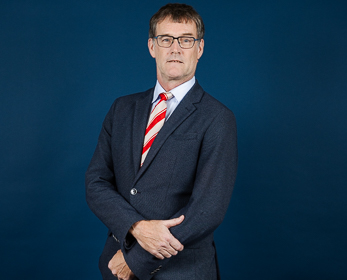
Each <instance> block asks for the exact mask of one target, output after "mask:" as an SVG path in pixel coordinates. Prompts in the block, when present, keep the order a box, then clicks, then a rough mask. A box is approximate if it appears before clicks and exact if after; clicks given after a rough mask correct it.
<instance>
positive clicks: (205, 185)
mask: <svg viewBox="0 0 347 280" xmlns="http://www.w3.org/2000/svg"><path fill="white" fill-rule="evenodd" d="M237 157H238V155H237V136H236V121H235V117H234V115H233V113H232V112H231V111H230V110H229V109H227V108H224V109H222V110H221V111H220V112H219V114H218V115H217V116H216V117H215V118H214V120H213V121H212V122H211V124H210V126H209V127H208V129H207V130H206V133H205V135H204V138H203V140H202V146H201V151H200V156H199V161H198V163H197V171H196V179H195V183H194V188H193V193H192V195H191V197H190V200H189V203H188V204H187V205H186V206H185V207H184V208H182V209H180V210H179V211H178V212H177V213H176V214H175V215H173V217H172V218H174V217H179V216H180V215H182V214H183V215H185V219H184V221H183V222H182V223H181V224H180V225H178V226H175V227H172V228H170V231H171V233H172V234H173V235H174V236H175V237H176V238H177V239H178V240H179V241H180V242H181V243H182V244H183V245H185V246H187V245H189V244H193V243H194V242H197V241H199V240H202V239H204V237H206V236H208V235H209V234H211V233H212V232H213V231H214V230H215V229H216V228H217V227H218V226H219V224H220V223H221V222H222V221H223V219H224V216H225V214H226V211H227V208H228V205H229V202H230V198H231V194H232V190H233V187H234V183H235V179H236V172H237ZM178 254H179V253H178ZM124 257H125V260H126V262H127V264H128V265H129V267H130V269H132V271H133V272H134V273H135V275H136V276H138V277H139V278H140V279H143V280H147V279H150V278H151V277H152V275H151V274H150V273H151V272H150V271H152V270H153V268H157V269H160V267H161V266H165V264H166V263H167V262H169V261H170V259H164V260H159V259H156V258H155V257H153V256H152V255H150V254H149V253H148V252H146V251H145V250H143V249H142V248H141V246H140V245H139V244H138V243H135V245H134V246H133V247H132V249H131V250H125V254H124Z"/></svg>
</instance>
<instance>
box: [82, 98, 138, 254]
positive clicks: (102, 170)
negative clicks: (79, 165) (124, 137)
mask: <svg viewBox="0 0 347 280" xmlns="http://www.w3.org/2000/svg"><path fill="white" fill-rule="evenodd" d="M116 104H117V101H116V102H115V103H113V105H112V107H111V109H110V110H109V112H108V113H107V115H106V117H105V120H104V122H103V125H102V129H101V132H100V135H99V139H98V144H97V147H96V149H95V152H94V155H93V157H92V159H91V162H90V164H89V167H88V170H87V172H86V199H87V203H88V206H89V207H90V209H91V210H92V211H93V213H94V214H95V215H96V216H97V217H98V218H99V219H100V220H101V221H102V222H103V223H104V224H105V225H106V226H107V227H108V228H109V229H110V230H111V231H112V233H113V234H114V235H116V237H117V238H118V239H119V240H120V243H121V247H122V248H123V247H124V246H125V240H126V239H125V238H126V235H127V233H128V230H129V229H130V227H131V226H132V225H133V224H134V223H135V222H137V221H140V220H143V219H144V217H143V216H142V215H140V214H139V213H138V212H137V211H136V210H135V209H134V208H133V207H132V205H130V204H129V203H128V202H127V201H126V199H125V198H124V197H123V196H122V195H121V194H120V193H119V192H118V190H117V186H116V182H115V177H114V168H113V160H112V147H111V140H112V137H111V135H112V126H113V123H112V122H113V119H114V117H113V112H114V109H115V107H116Z"/></svg>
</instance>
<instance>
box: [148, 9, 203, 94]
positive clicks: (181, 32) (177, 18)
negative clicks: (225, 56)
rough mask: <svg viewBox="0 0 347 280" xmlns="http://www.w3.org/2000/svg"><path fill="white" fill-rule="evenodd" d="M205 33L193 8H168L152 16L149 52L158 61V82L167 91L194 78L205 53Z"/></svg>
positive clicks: (201, 22)
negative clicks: (197, 66)
mask: <svg viewBox="0 0 347 280" xmlns="http://www.w3.org/2000/svg"><path fill="white" fill-rule="evenodd" d="M204 32H205V29H204V23H203V21H202V19H201V17H200V15H199V14H198V13H197V12H196V11H195V10H194V9H193V7H191V6H188V5H185V4H167V5H165V6H164V7H162V8H160V9H159V11H158V12H157V13H156V14H154V15H153V17H152V18H151V20H150V30H149V39H148V48H149V52H150V54H151V55H152V57H154V58H155V60H156V64H157V78H158V81H159V83H160V84H161V85H162V86H163V87H164V89H165V90H167V91H169V90H171V89H172V88H174V87H176V86H178V85H180V84H182V83H184V82H186V81H188V80H190V79H191V78H192V77H193V76H194V74H195V70H196V65H197V63H198V59H199V58H200V57H201V55H202V53H203V49H204V40H203V36H204ZM164 36H165V37H164ZM178 37H179V38H178Z"/></svg>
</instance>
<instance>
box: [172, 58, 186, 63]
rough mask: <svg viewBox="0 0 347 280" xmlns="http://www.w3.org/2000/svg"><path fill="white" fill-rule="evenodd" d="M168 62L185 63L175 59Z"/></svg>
mask: <svg viewBox="0 0 347 280" xmlns="http://www.w3.org/2000/svg"><path fill="white" fill-rule="evenodd" d="M168 62H175V63H183V62H182V61H180V60H175V59H173V60H168Z"/></svg>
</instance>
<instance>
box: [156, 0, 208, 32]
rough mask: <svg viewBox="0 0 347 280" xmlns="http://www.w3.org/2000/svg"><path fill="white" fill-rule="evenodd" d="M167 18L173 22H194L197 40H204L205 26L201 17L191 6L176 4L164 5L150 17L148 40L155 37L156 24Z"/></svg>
mask: <svg viewBox="0 0 347 280" xmlns="http://www.w3.org/2000/svg"><path fill="white" fill-rule="evenodd" d="M167 17H168V18H170V19H171V20H172V21H173V22H179V23H181V22H189V21H193V22H195V24H196V30H197V33H198V38H197V39H202V38H204V35H205V26H204V22H203V21H202V18H201V16H200V15H199V14H198V13H197V11H195V10H194V8H193V7H192V6H189V5H186V4H178V3H175V4H171V3H169V4H166V5H165V6H163V7H161V8H160V9H159V11H158V12H156V13H155V14H154V15H153V16H152V18H151V20H150V21H149V38H153V37H155V36H156V34H155V32H156V28H157V24H158V23H160V22H162V21H163V20H165V19H166V18H167Z"/></svg>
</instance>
